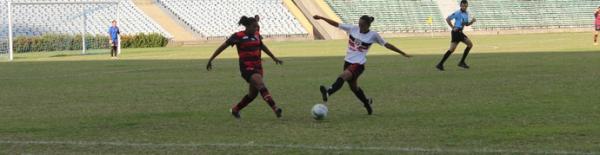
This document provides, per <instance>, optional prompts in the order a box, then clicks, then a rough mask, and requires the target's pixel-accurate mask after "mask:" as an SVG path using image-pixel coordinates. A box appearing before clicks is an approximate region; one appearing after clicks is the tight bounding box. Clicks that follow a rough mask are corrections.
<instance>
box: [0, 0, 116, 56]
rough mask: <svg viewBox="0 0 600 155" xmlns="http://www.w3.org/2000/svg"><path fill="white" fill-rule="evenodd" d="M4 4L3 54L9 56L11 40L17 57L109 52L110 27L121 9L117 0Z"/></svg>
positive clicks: (15, 1)
mask: <svg viewBox="0 0 600 155" xmlns="http://www.w3.org/2000/svg"><path fill="white" fill-rule="evenodd" d="M1 5H2V6H1V7H2V9H1V10H2V12H3V14H2V25H1V26H2V28H1V29H0V35H1V36H0V50H1V52H2V53H0V55H2V56H4V59H8V60H11V57H10V45H9V44H8V43H9V42H10V41H11V40H12V43H13V44H12V47H13V48H12V55H13V57H16V58H19V57H49V56H50V57H60V56H69V55H80V54H103V53H109V52H110V50H109V48H110V44H109V37H108V28H109V27H110V25H111V21H112V20H118V19H119V12H120V10H119V1H115V0H104V1H103V0H94V1H91V0H54V1H38V0H12V2H7V1H6V0H2V2H1ZM9 11H10V12H9ZM9 27H10V28H9ZM10 34H12V36H10Z"/></svg>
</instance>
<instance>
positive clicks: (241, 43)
mask: <svg viewBox="0 0 600 155" xmlns="http://www.w3.org/2000/svg"><path fill="white" fill-rule="evenodd" d="M227 43H228V44H230V45H236V46H237V51H238V56H239V61H240V69H245V70H254V69H262V66H261V56H260V55H261V49H260V47H261V45H262V36H261V35H260V33H259V32H255V33H254V34H246V33H245V32H244V31H240V32H236V33H234V34H233V35H231V37H229V39H227Z"/></svg>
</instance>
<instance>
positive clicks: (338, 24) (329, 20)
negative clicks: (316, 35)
mask: <svg viewBox="0 0 600 155" xmlns="http://www.w3.org/2000/svg"><path fill="white" fill-rule="evenodd" d="M313 18H314V19H315V20H319V19H322V20H324V21H325V22H327V23H328V24H329V25H331V26H335V27H340V23H338V22H336V21H334V20H331V19H329V18H325V17H323V16H319V15H314V16H313Z"/></svg>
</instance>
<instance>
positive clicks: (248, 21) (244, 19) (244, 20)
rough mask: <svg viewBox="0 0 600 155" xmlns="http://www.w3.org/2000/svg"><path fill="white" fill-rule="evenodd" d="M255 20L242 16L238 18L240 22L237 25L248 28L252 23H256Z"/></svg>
mask: <svg viewBox="0 0 600 155" xmlns="http://www.w3.org/2000/svg"><path fill="white" fill-rule="evenodd" d="M256 22H257V21H256V18H254V17H246V16H242V18H240V21H239V22H238V24H239V25H244V26H250V25H251V24H253V23H256Z"/></svg>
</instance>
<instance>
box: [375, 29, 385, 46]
mask: <svg viewBox="0 0 600 155" xmlns="http://www.w3.org/2000/svg"><path fill="white" fill-rule="evenodd" d="M374 39H375V41H374V42H376V43H378V44H379V45H381V46H385V44H387V42H386V41H385V39H383V37H381V35H379V33H377V32H375V36H374Z"/></svg>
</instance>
